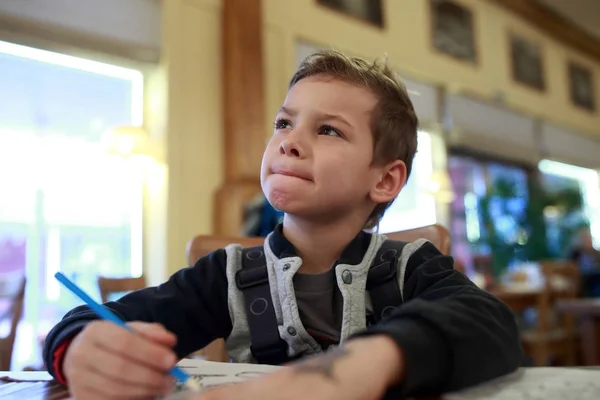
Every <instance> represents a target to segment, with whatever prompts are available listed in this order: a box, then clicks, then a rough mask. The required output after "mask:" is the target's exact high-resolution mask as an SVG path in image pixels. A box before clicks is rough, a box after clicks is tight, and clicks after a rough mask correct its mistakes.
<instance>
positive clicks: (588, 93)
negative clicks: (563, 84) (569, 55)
mask: <svg viewBox="0 0 600 400" xmlns="http://www.w3.org/2000/svg"><path fill="white" fill-rule="evenodd" d="M569 91H570V93H571V101H572V102H573V104H575V105H576V106H578V107H581V108H584V109H586V110H588V111H592V112H593V111H594V110H595V109H596V104H595V103H596V102H595V98H594V80H593V78H592V71H591V70H589V69H588V68H586V67H584V66H582V65H579V64H576V63H574V62H570V63H569Z"/></svg>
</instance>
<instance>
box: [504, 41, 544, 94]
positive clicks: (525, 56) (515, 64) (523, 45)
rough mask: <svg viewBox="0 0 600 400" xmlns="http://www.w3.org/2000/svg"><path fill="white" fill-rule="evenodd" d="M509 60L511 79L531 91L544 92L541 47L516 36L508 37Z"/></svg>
mask: <svg viewBox="0 0 600 400" xmlns="http://www.w3.org/2000/svg"><path fill="white" fill-rule="evenodd" d="M510 60H511V69H512V75H513V79H514V80H515V81H517V82H519V83H522V84H524V85H526V86H529V87H530V88H533V89H538V90H541V91H543V90H545V89H546V83H545V79H544V68H543V62H542V49H541V47H540V46H539V45H538V44H536V43H534V42H532V41H530V40H528V39H526V38H524V37H522V36H519V35H516V34H511V35H510Z"/></svg>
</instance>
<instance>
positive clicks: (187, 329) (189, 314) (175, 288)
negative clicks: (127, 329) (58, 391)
mask: <svg viewBox="0 0 600 400" xmlns="http://www.w3.org/2000/svg"><path fill="white" fill-rule="evenodd" d="M226 257H227V256H226V253H225V250H224V249H221V250H217V251H215V252H213V253H211V254H209V255H208V256H206V257H202V258H200V259H199V260H198V261H197V262H196V264H195V265H193V266H191V267H188V268H185V269H182V270H180V271H178V272H176V273H175V274H173V275H172V276H171V277H170V278H169V280H168V281H167V282H165V283H163V284H161V285H159V286H156V287H149V288H145V289H142V290H138V291H135V292H132V293H129V294H127V295H125V296H123V297H122V298H120V299H119V300H117V301H113V302H108V303H106V304H105V306H107V307H109V308H110V309H111V310H112V311H113V312H114V313H115V314H117V315H118V316H119V317H120V318H121V319H123V320H124V321H143V322H156V323H160V324H162V325H163V326H164V327H165V328H166V329H167V330H169V331H171V332H173V333H174V334H175V335H176V336H177V344H176V345H175V348H174V350H175V352H176V354H177V356H178V357H179V358H183V357H185V356H186V355H188V354H190V353H192V352H194V351H196V350H199V349H201V348H202V347H204V346H206V345H207V344H209V343H210V342H212V341H213V340H215V339H217V338H225V337H227V336H229V334H230V332H231V329H232V325H231V319H230V317H229V309H228V303H227V276H226V271H225V268H226ZM96 319H98V317H97V315H96V314H95V313H94V312H93V311H91V310H90V309H89V308H88V307H87V306H79V307H77V308H75V309H73V310H72V311H70V312H69V313H67V314H66V315H65V316H64V317H63V319H62V320H61V321H60V322H59V323H58V324H57V325H56V326H55V327H54V328H53V329H52V330H51V331H50V333H49V334H48V337H47V339H46V342H45V345H44V350H43V357H44V361H45V363H46V366H47V367H48V372H50V374H52V375H53V376H54V377H56V376H57V375H56V371H54V369H55V368H54V365H53V364H54V362H53V361H54V360H53V356H54V353H55V351H56V350H57V349H58V348H59V347H60V346H61V344H62V343H63V342H65V341H67V340H70V339H71V338H72V337H73V336H75V335H76V334H77V333H79V332H80V331H81V330H82V329H83V328H84V327H85V325H86V324H88V323H89V322H90V321H93V320H96Z"/></svg>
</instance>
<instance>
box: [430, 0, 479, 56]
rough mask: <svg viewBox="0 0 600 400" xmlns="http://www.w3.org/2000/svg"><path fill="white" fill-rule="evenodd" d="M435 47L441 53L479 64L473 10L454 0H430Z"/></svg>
mask: <svg viewBox="0 0 600 400" xmlns="http://www.w3.org/2000/svg"><path fill="white" fill-rule="evenodd" d="M429 4H430V14H431V31H432V39H431V40H432V44H433V47H434V48H435V49H436V50H437V51H439V52H440V53H443V54H446V55H449V56H451V57H453V58H456V59H458V60H461V61H465V62H468V63H471V64H477V45H476V40H475V22H474V18H473V13H472V11H471V10H470V9H469V8H467V7H465V6H464V5H462V4H461V3H459V2H456V1H452V0H430V1H429Z"/></svg>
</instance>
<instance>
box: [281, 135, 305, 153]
mask: <svg viewBox="0 0 600 400" xmlns="http://www.w3.org/2000/svg"><path fill="white" fill-rule="evenodd" d="M279 154H281V155H286V156H290V157H298V158H304V151H303V149H302V147H301V146H300V143H298V142H297V141H295V140H290V139H289V138H288V139H285V140H283V141H282V142H281V144H280V145H279Z"/></svg>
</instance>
